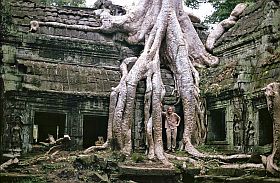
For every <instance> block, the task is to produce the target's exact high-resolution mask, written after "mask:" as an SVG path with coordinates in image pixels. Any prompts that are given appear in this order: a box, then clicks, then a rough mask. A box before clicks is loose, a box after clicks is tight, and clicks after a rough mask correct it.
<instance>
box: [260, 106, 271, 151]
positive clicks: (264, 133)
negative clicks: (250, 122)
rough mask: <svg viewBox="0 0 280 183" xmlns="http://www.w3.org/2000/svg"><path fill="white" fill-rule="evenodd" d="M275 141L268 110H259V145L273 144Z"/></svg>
mask: <svg viewBox="0 0 280 183" xmlns="http://www.w3.org/2000/svg"><path fill="white" fill-rule="evenodd" d="M272 141H273V122H272V118H271V116H270V114H269V112H268V109H267V108H263V109H260V110H259V145H260V146H264V145H267V144H271V143H272Z"/></svg>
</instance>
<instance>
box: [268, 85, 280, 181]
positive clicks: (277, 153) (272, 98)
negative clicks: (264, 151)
mask: <svg viewBox="0 0 280 183" xmlns="http://www.w3.org/2000/svg"><path fill="white" fill-rule="evenodd" d="M279 92H280V83H271V84H269V85H267V87H266V92H265V95H266V99H267V105H268V110H269V112H270V113H271V115H272V119H273V147H272V154H271V155H269V156H268V157H267V159H266V161H265V164H266V169H267V170H268V171H269V172H271V173H272V174H274V175H277V176H279V175H280V169H279V167H278V166H277V164H275V162H274V159H275V158H276V159H278V160H279V158H280V94H279Z"/></svg>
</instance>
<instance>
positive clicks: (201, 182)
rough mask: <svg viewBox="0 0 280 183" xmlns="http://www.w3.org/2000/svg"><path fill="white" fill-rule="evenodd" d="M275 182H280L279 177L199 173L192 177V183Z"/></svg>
mask: <svg viewBox="0 0 280 183" xmlns="http://www.w3.org/2000/svg"><path fill="white" fill-rule="evenodd" d="M219 182H222V183H276V182H278V183H279V182H280V178H271V177H258V176H251V175H250V176H241V177H229V176H213V175H199V176H195V177H194V183H219Z"/></svg>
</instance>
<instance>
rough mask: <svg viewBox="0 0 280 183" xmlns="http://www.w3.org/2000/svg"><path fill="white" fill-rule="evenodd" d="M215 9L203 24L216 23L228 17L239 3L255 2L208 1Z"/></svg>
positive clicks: (238, 0)
mask: <svg viewBox="0 0 280 183" xmlns="http://www.w3.org/2000/svg"><path fill="white" fill-rule="evenodd" d="M208 2H209V3H211V4H212V6H213V7H214V8H215V11H214V13H213V14H212V15H210V16H208V17H207V18H206V19H205V21H204V23H207V24H209V23H217V22H220V21H222V20H224V19H226V18H228V17H229V15H230V13H231V11H232V10H233V9H234V7H235V6H236V5H237V4H239V3H253V2H255V0H223V1H220V0H208Z"/></svg>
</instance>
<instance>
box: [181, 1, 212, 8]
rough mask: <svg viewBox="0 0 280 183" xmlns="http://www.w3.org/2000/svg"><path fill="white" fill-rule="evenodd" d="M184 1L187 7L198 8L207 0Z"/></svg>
mask: <svg viewBox="0 0 280 183" xmlns="http://www.w3.org/2000/svg"><path fill="white" fill-rule="evenodd" d="M184 2H185V5H186V6H187V7H189V8H193V9H197V8H198V7H199V4H200V3H206V2H207V0H184Z"/></svg>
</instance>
